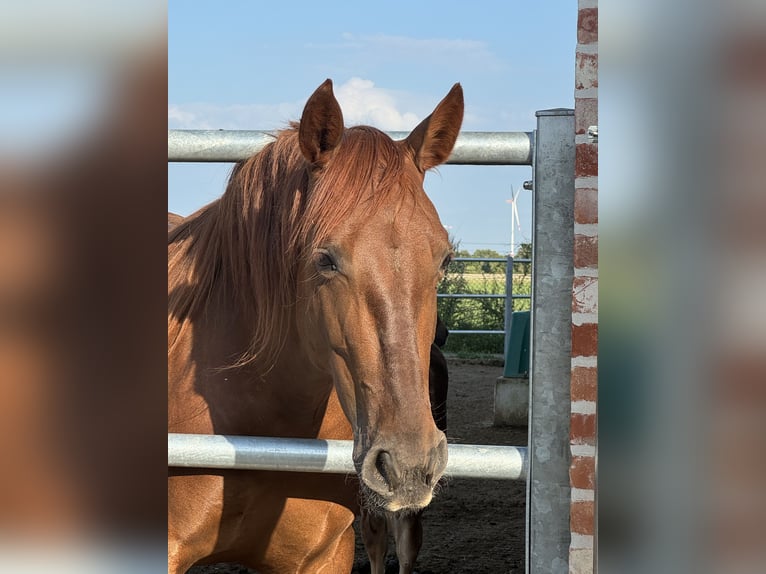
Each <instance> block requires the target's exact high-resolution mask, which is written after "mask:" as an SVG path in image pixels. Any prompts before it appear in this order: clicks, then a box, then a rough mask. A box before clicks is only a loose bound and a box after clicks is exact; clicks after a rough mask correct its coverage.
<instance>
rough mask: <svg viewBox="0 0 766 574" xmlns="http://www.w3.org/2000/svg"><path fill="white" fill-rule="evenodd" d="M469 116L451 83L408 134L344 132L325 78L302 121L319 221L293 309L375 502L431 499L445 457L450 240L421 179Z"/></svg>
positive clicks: (413, 504)
mask: <svg viewBox="0 0 766 574" xmlns="http://www.w3.org/2000/svg"><path fill="white" fill-rule="evenodd" d="M462 117H463V93H462V89H461V87H460V85H459V84H456V85H455V86H454V87H453V88H452V89H451V91H450V92H449V94H448V95H447V96H446V97H445V98H444V99H443V100H442V101H441V102H440V103H439V104H438V105H437V107H436V108H435V109H434V111H433V113H432V114H431V115H430V116H429V117H427V118H426V119H425V120H423V122H421V123H420V124H419V125H418V126H417V127H416V128H415V129H414V130H413V131H412V132H411V133H410V134H409V136H408V137H407V138H406V139H404V140H402V141H396V142H394V141H392V140H391V139H390V138H389V137H388V136H386V135H385V134H383V133H382V132H380V131H378V130H375V129H374V128H369V127H359V128H350V129H345V128H344V126H343V116H342V113H341V109H340V106H339V104H338V102H337V100H336V99H335V96H334V95H333V91H332V83H331V82H330V80H327V81H326V82H325V83H324V84H322V85H321V86H320V87H319V88H318V89H317V90H316V91H315V92H314V94H313V95H312V96H311V97H310V98H309V100H308V102H307V103H306V106H305V109H304V111H303V115H302V117H301V121H300V125H299V134H298V137H299V143H300V149H301V153H302V154H303V156H304V158H305V159H306V161H307V162H308V164H309V168H308V169H309V181H310V184H309V186H308V190H307V196H308V197H307V199H306V200H305V201H306V207H305V209H306V212H305V213H304V215H305V216H306V219H307V221H309V222H311V223H310V225H311V226H312V227H311V229H310V230H309V231H308V232H307V233H308V236H310V241H308V242H307V247H306V249H305V250H304V251H305V255H304V257H303V261H302V262H301V272H300V274H299V277H298V283H299V285H300V289H301V297H300V300H301V301H303V305H304V307H302V308H301V312H300V313H299V314H298V316H299V320H300V321H304V322H306V328H307V329H308V328H309V327H310V328H311V330H310V331H308V332H311V333H316V334H317V335H316V337H313V338H312V340H311V341H308V342H307V345H308V346H309V347H310V353H311V355H312V357H313V361H314V362H315V363H316V364H318V365H320V366H321V367H322V368H324V369H326V370H327V371H328V372H330V373H331V374H332V377H333V380H334V386H335V390H336V392H337V395H338V398H339V400H340V403H341V406H342V408H343V411H344V413H345V415H346V417H347V418H348V420H349V422H350V423H351V427H352V429H353V433H354V464H355V468H356V470H357V473H358V475H359V478H360V483H361V485H362V491H363V495H364V502H365V504H367V506H368V507H370V508H373V509H378V510H386V511H390V512H394V511H400V510H404V511H416V510H418V509H420V508H423V507H425V506H426V505H428V504H429V502H430V501H431V498H432V496H433V490H434V487H435V485H436V484H437V482H438V481H439V479H440V478H441V476H442V474H443V472H444V468H445V466H446V463H447V441H446V437H445V435H444V433H443V432H441V431H440V430H438V429H437V427H436V426H435V424H434V420H433V418H432V416H431V409H430V403H429V391H428V369H429V355H430V348H431V343H432V342H433V340H434V330H435V327H436V321H437V318H436V287H437V284H438V282H439V281H440V279H441V278H442V276H443V273H444V269H445V267H446V265H447V264H448V263H449V260H450V257H451V253H452V248H451V245H450V242H449V239H448V236H447V233H446V231H445V229H444V227H443V226H442V224H441V223H440V221H439V217H438V215H437V213H436V210H435V208H434V206H433V204H432V203H431V202H430V200H429V199H428V197H427V196H426V194H425V191H424V190H423V181H424V176H425V173H426V171H427V170H429V169H431V168H433V167H436V166H437V165H439V164H441V163H443V162H444V161H446V160H447V158H448V157H449V154H450V153H451V151H452V148H453V146H454V144H455V140H456V139H457V136H458V133H459V130H460V125H461V122H462ZM328 221H329V222H328Z"/></svg>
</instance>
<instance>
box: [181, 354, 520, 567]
mask: <svg viewBox="0 0 766 574" xmlns="http://www.w3.org/2000/svg"><path fill="white" fill-rule="evenodd" d="M502 371H503V369H502V367H501V366H497V365H492V364H486V363H483V364H482V363H476V362H470V361H461V360H456V359H450V360H449V374H450V387H449V396H448V400H447V405H448V406H447V408H448V411H447V418H448V430H447V436H448V438H449V441H450V442H451V443H466V444H500V445H516V446H523V445H526V442H527V429H526V428H495V427H493V426H492V403H493V393H494V384H495V379H496V378H497V377H499V376H500V375H502ZM524 507H525V495H524V483H523V482H521V481H502V480H479V479H466V478H463V479H452V480H451V481H450V482H449V483H448V484H447V486H446V487H445V488H444V489H442V491H441V492H440V493H439V495H438V497H437V498H436V499H434V501H433V503H432V504H431V506H430V507H429V508H428V510H427V511H426V513H425V514H424V517H423V547H422V549H421V551H420V555H419V557H418V561H417V565H416V572H418V573H419V574H457V573H468V572H471V573H473V574H482V573H487V574H501V573H502V574H508V573H513V574H516V573H521V572H523V571H524V510H525V508H524ZM357 532H358V528H357ZM390 550H391V552H390V553H389V563H388V566H387V568H386V572H394V573H396V572H398V569H396V567H395V563H394V557H393V556H391V554H392V553H393V544H391V548H390ZM367 572H369V564H368V563H367V557H366V554H365V552H364V547H363V546H362V544H361V541H360V540H359V536H358V534H357V550H356V559H355V562H354V569H353V571H352V574H364V573H367ZM189 574H254V571H252V570H248V569H246V568H242V567H240V566H236V565H230V564H216V565H212V566H204V567H203V566H197V567H195V568H192V569H191V570H190V571H189Z"/></svg>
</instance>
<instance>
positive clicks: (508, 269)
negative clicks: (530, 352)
mask: <svg viewBox="0 0 766 574" xmlns="http://www.w3.org/2000/svg"><path fill="white" fill-rule="evenodd" d="M477 262H480V263H505V293H500V294H495V293H437V294H436V298H437V299H505V316H506V320H505V324H504V326H503V329H450V334H457V335H506V338H507V337H508V334H509V333H510V318H511V313H513V300H514V299H531V298H532V296H531V295H524V294H515V293H514V292H513V266H514V265H516V264H522V263H532V260H531V259H528V258H518V259H516V258H514V257H511V256H507V257H455V258H453V259H452V261H451V263H450V264H451V265H454V264H455V263H477ZM447 327H449V325H448V326H447Z"/></svg>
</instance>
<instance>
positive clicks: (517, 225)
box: [505, 185, 521, 255]
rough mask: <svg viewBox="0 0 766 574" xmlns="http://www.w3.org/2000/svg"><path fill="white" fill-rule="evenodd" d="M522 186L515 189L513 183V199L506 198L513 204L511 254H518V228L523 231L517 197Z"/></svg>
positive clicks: (507, 201)
mask: <svg viewBox="0 0 766 574" xmlns="http://www.w3.org/2000/svg"><path fill="white" fill-rule="evenodd" d="M520 191H521V188H519V189H517V190H516V192H514V191H513V185H511V199H506V200H505V202H506V203H510V204H511V255H516V248H515V246H516V228H518V230H519V231H521V222H520V221H519V209H518V207H517V206H516V198H517V197H519V192H520Z"/></svg>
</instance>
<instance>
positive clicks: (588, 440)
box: [569, 413, 596, 445]
mask: <svg viewBox="0 0 766 574" xmlns="http://www.w3.org/2000/svg"><path fill="white" fill-rule="evenodd" d="M569 442H570V443H571V444H588V445H595V444H596V415H584V414H581V413H572V414H571V415H570V419H569Z"/></svg>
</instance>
